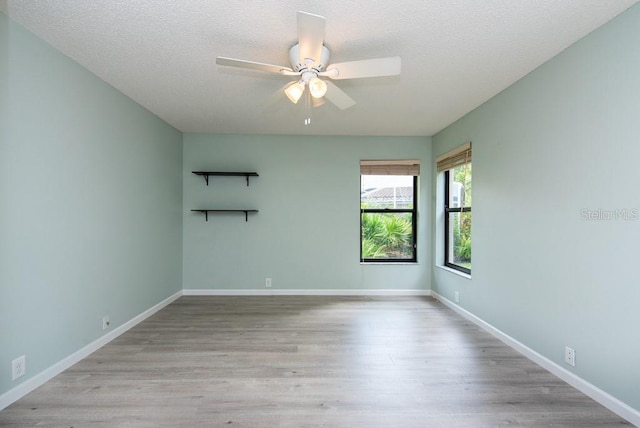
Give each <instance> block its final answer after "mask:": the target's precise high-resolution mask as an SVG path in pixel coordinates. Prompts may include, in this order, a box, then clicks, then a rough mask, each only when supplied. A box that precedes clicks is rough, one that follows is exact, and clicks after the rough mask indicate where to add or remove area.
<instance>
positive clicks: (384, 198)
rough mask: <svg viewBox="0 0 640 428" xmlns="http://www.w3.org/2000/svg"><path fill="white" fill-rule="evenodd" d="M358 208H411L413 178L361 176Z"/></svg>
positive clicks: (402, 176) (406, 176)
mask: <svg viewBox="0 0 640 428" xmlns="http://www.w3.org/2000/svg"><path fill="white" fill-rule="evenodd" d="M360 208H373V209H376V208H396V209H403V208H409V209H411V208H413V176H412V175H361V176H360Z"/></svg>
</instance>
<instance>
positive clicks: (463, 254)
mask: <svg viewBox="0 0 640 428" xmlns="http://www.w3.org/2000/svg"><path fill="white" fill-rule="evenodd" d="M437 168H438V171H439V172H443V173H444V264H445V266H447V267H450V268H452V269H456V270H459V271H461V272H464V273H467V274H471V183H472V181H471V177H472V169H471V143H467V144H465V145H464V146H462V147H460V148H458V149H456V150H453V151H452V152H449V153H447V154H445V155H443V156H441V157H440V158H438V161H437Z"/></svg>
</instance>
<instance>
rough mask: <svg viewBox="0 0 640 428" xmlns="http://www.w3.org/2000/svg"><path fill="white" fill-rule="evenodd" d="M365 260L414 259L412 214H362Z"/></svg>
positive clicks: (363, 254) (363, 253)
mask: <svg viewBox="0 0 640 428" xmlns="http://www.w3.org/2000/svg"><path fill="white" fill-rule="evenodd" d="M361 215H362V240H361V242H362V258H363V259H409V260H412V259H413V242H414V239H413V226H412V221H413V214H412V213H362V214H361Z"/></svg>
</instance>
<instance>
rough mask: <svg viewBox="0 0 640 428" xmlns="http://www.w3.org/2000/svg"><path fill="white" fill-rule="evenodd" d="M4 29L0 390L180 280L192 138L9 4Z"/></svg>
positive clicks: (0, 44) (0, 50)
mask: <svg viewBox="0 0 640 428" xmlns="http://www.w3.org/2000/svg"><path fill="white" fill-rule="evenodd" d="M0 35H1V37H0V55H1V56H2V58H1V60H0V94H2V111H1V113H2V123H1V125H2V129H1V135H2V140H1V141H0V394H2V393H4V392H6V391H8V390H9V389H12V388H13V387H15V386H17V385H18V384H19V383H21V382H22V381H24V380H26V379H28V377H30V376H32V375H34V374H37V373H38V372H40V371H42V370H44V369H47V368H49V367H50V366H51V365H52V364H54V363H56V362H58V361H60V360H61V359H62V358H64V357H67V356H68V355H70V354H72V353H73V352H75V351H77V350H78V349H80V348H82V347H83V346H85V345H87V344H88V343H90V342H92V341H93V340H95V339H97V338H98V337H100V336H101V335H102V334H103V331H102V316H103V315H105V314H108V315H110V317H111V322H112V328H115V327H117V326H118V325H120V324H122V323H123V322H125V321H128V320H129V319H131V318H133V317H134V316H136V315H139V314H140V313H142V312H143V311H145V310H146V309H149V308H150V307H151V306H153V305H155V304H156V303H159V302H160V301H162V300H163V299H165V298H166V297H168V296H170V295H172V294H174V293H176V292H178V291H179V290H180V289H181V269H182V268H181V264H182V258H181V257H182V256H181V254H182V241H181V239H182V230H181V228H182V211H181V208H182V139H181V134H180V133H179V132H178V131H177V130H175V129H174V128H172V127H170V126H168V125H167V124H165V123H164V122H162V121H161V120H160V119H158V118H157V117H155V116H153V115H152V114H150V113H149V112H148V111H146V110H144V109H143V108H142V107H140V106H139V105H138V104H135V103H134V102H133V101H131V100H130V99H128V98H126V97H125V96H124V95H122V94H121V93H119V92H118V91H116V90H115V89H113V88H112V87H110V86H108V85H107V84H105V83H104V82H103V81H101V80H100V79H98V78H97V77H96V76H94V75H93V74H91V73H89V72H88V71H87V70H85V69H84V68H82V67H80V66H79V65H77V64H76V63H74V62H73V61H71V60H70V59H69V58H67V57H65V56H63V55H62V54H60V53H59V52H58V51H56V50H54V49H52V48H51V47H50V46H49V45H47V44H45V43H44V42H42V41H41V40H40V39H38V38H36V37H35V36H34V35H32V34H31V33H29V32H27V31H26V30H25V29H24V28H22V27H21V26H19V25H17V24H15V23H12V22H10V21H9V19H8V18H7V16H6V15H4V14H2V13H0ZM20 355H26V357H27V375H28V376H26V377H23V378H20V379H19V380H18V381H16V382H12V381H11V377H10V376H11V361H12V360H13V359H14V358H16V357H18V356H20Z"/></svg>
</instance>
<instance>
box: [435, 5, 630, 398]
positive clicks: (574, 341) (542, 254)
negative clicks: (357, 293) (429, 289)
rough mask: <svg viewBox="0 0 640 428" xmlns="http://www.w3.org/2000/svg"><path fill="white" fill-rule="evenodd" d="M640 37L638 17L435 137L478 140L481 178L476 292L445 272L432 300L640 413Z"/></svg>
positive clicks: (442, 144) (439, 145) (476, 181)
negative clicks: (570, 351)
mask: <svg viewBox="0 0 640 428" xmlns="http://www.w3.org/2000/svg"><path fill="white" fill-rule="evenodd" d="M638 28H640V7H638V6H635V7H633V8H631V9H630V10H629V11H627V12H626V13H624V14H623V15H621V16H619V17H618V18H616V19H614V20H613V21H612V22H610V23H608V24H606V25H605V26H604V27H602V28H600V29H598V30H596V31H595V32H593V33H592V34H590V35H589V36H587V37H586V38H584V39H583V40H581V41H579V42H578V43H576V44H575V45H574V46H572V47H570V48H569V49H567V50H566V51H564V52H563V53H561V54H560V55H558V56H557V57H556V58H554V59H552V60H551V61H549V62H548V63H546V64H545V65H543V66H542V67H540V68H538V69H537V70H535V71H534V72H532V73H531V74H530V75H528V76H527V77H525V78H524V79H522V80H521V81H519V82H518V83H516V84H514V85H513V86H512V87H510V88H509V89H507V90H506V91H504V92H503V93H501V94H500V95H498V96H496V97H495V98H493V99H492V100H490V101H489V102H487V103H486V104H484V105H483V106H481V107H480V108H478V109H477V110H475V111H473V112H472V113H470V114H468V115H467V116H465V117H464V118H462V119H461V120H459V121H457V122H456V123H455V124H453V125H452V126H449V127H448V128H446V129H445V130H444V131H442V132H440V133H439V134H437V135H436V136H435V137H434V138H433V141H434V146H433V155H434V157H435V156H438V155H440V154H442V153H444V152H446V151H448V150H449V149H451V148H453V147H455V146H458V145H460V144H462V143H464V142H466V141H469V140H471V141H472V142H473V174H474V176H473V192H474V193H473V202H474V205H473V232H472V233H473V275H472V279H471V280H468V279H464V278H461V277H460V276H457V275H455V274H452V273H450V272H447V271H445V270H443V269H439V268H436V269H435V270H434V272H433V283H432V286H433V290H434V291H436V292H438V293H440V294H442V295H443V296H445V297H447V298H448V299H450V300H453V295H454V292H455V291H456V290H457V291H459V292H460V305H461V306H462V307H464V308H465V309H467V310H468V311H470V312H471V313H473V314H475V315H476V316H478V317H480V318H482V319H483V320H485V321H487V322H488V323H490V324H492V325H493V326H495V327H497V328H498V329H500V330H502V331H503V332H505V333H507V334H508V335H510V336H512V337H513V338H515V339H517V340H518V341H520V342H522V343H524V344H525V345H527V346H529V347H530V348H532V349H534V350H535V351H537V352H539V353H540V354H542V355H544V356H545V357H547V358H549V359H550V360H552V361H554V362H556V363H558V364H560V365H561V366H563V367H565V368H567V369H569V370H571V371H572V372H574V373H576V374H577V375H578V376H580V377H582V378H583V379H585V380H587V381H588V382H591V383H593V384H595V385H596V386H598V387H600V388H601V389H603V390H604V391H606V392H608V393H610V394H611V395H613V396H614V397H617V398H618V399H620V400H622V401H624V402H626V403H627V404H629V405H630V406H632V407H634V408H635V409H640V339H638V337H639V336H638V326H640V311H639V310H638V304H639V303H640V286H639V285H638V284H639V281H638V272H637V266H638V254H639V253H640V252H639V248H638V245H639V243H640V221H639V220H638V219H637V216H634V213H636V211H632V210H637V209H638V208H640V193H639V192H638V189H637V187H638V183H639V182H640V168H639V167H638V162H639V159H640V138H639V137H640V116H639V112H640V78H639V76H640V55H639V54H638V46H640V32H638ZM436 190H438V191H439V190H440V188H439V186H438V188H436ZM583 210H594V211H596V210H605V211H611V210H626V213H627V216H628V217H629V218H630V219H628V220H625V219H617V220H611V219H610V220H606V219H600V220H597V219H594V220H585V219H584V216H585V215H586V212H585V211H583ZM593 215H594V216H595V217H598V214H593ZM603 216H604V217H606V216H608V214H600V217H603ZM441 217H442V215H441V213H440V212H438V214H437V221H436V224H438V226H439V225H440V220H441ZM440 244H441V240H439V241H438V243H437V246H436V248H438V247H439V246H440ZM441 262H442V260H441V257H440V256H437V257H436V263H441ZM565 345H568V346H571V347H572V348H574V349H575V350H576V367H575V369H574V368H571V367H570V366H568V365H566V364H564V362H563V353H564V347H565Z"/></svg>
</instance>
